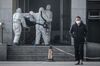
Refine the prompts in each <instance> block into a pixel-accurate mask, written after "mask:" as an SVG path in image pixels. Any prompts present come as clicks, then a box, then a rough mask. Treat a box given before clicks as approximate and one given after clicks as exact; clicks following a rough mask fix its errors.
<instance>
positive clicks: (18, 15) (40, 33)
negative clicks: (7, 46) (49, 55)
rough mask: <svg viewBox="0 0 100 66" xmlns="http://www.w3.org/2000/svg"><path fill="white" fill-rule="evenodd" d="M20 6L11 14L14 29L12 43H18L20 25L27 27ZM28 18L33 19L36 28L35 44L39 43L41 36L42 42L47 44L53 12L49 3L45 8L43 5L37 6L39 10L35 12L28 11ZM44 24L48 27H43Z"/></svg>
mask: <svg viewBox="0 0 100 66" xmlns="http://www.w3.org/2000/svg"><path fill="white" fill-rule="evenodd" d="M23 14H24V13H22V10H21V8H18V9H16V12H15V13H14V14H13V31H14V40H13V43H14V45H15V44H18V43H19V39H20V35H21V31H22V27H21V23H22V26H23V27H26V28H27V25H26V22H25V19H24V17H27V16H26V15H23ZM28 15H30V16H31V17H30V16H28V18H30V21H35V22H36V23H35V28H36V37H35V45H39V44H40V38H41V37H42V38H43V40H44V44H45V45H46V46H47V45H49V44H50V36H51V22H52V18H53V13H52V11H51V5H50V4H48V5H47V6H46V9H44V8H43V7H40V8H39V11H38V12H37V13H35V12H34V11H30V12H29V13H28ZM45 25H46V26H47V27H48V28H47V27H45Z"/></svg>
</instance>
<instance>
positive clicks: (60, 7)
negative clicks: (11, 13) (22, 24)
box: [14, 0, 71, 45]
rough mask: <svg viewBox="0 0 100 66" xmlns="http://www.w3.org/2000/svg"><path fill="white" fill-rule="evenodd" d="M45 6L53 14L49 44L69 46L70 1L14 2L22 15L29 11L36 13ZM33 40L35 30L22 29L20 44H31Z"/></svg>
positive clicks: (37, 0) (29, 0)
mask: <svg viewBox="0 0 100 66" xmlns="http://www.w3.org/2000/svg"><path fill="white" fill-rule="evenodd" d="M47 4H50V5H51V11H52V12H53V21H52V31H51V43H52V44H57V45H63V44H64V45H68V44H70V41H71V40H70V35H69V29H70V21H71V15H70V14H71V13H70V12H71V0H16V8H18V7H20V8H21V9H22V11H23V12H24V13H28V12H29V11H31V10H32V11H34V12H38V10H39V8H40V7H44V8H46V5H47ZM14 9H15V8H14ZM55 26H56V27H55ZM29 40H30V41H29ZM34 40H35V29H34V28H33V27H30V29H28V30H26V29H23V32H22V35H21V40H20V41H21V43H22V44H32V42H34Z"/></svg>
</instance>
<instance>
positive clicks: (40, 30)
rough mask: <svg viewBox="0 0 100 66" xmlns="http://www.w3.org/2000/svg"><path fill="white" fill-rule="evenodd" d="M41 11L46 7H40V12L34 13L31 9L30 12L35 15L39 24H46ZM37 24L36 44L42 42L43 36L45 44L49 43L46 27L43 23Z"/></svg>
mask: <svg viewBox="0 0 100 66" xmlns="http://www.w3.org/2000/svg"><path fill="white" fill-rule="evenodd" d="M41 11H44V8H42V7H40V9H39V12H38V13H34V12H32V11H30V14H31V15H33V17H34V18H35V20H36V23H39V24H44V22H45V21H44V20H43V19H42V17H41ZM39 24H36V25H35V27H36V38H35V44H40V38H41V36H42V38H43V40H44V43H45V45H48V40H47V34H46V28H44V27H43V26H42V25H39Z"/></svg>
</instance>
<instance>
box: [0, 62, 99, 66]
mask: <svg viewBox="0 0 100 66" xmlns="http://www.w3.org/2000/svg"><path fill="white" fill-rule="evenodd" d="M75 63H76V62H41V61H40V62H32V61H18V62H16V61H1V62H0V66H77V65H74V64H75ZM78 66H100V62H84V65H78Z"/></svg>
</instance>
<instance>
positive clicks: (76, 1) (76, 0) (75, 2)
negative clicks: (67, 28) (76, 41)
mask: <svg viewBox="0 0 100 66" xmlns="http://www.w3.org/2000/svg"><path fill="white" fill-rule="evenodd" d="M76 16H80V17H81V18H82V21H83V22H84V23H86V0H71V25H72V24H73V23H75V17H76ZM71 43H72V45H73V39H71Z"/></svg>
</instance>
